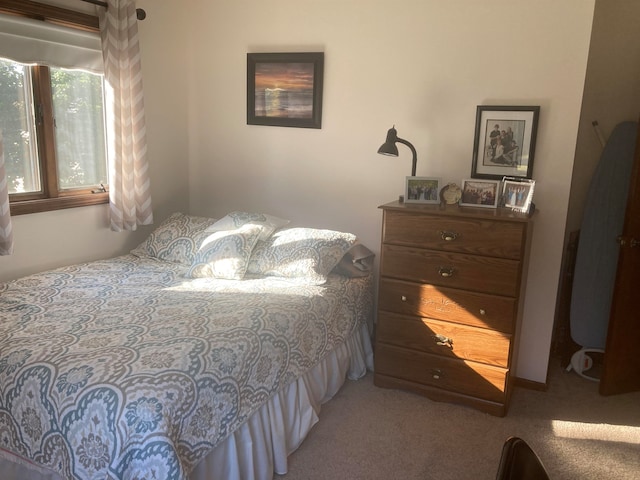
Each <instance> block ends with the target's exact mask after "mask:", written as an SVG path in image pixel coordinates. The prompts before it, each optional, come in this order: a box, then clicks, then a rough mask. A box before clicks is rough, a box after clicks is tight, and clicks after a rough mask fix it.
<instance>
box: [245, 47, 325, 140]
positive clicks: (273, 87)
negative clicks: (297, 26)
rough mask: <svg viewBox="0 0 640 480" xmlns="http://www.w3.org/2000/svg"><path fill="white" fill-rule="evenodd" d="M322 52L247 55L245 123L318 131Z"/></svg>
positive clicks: (320, 117)
mask: <svg viewBox="0 0 640 480" xmlns="http://www.w3.org/2000/svg"><path fill="white" fill-rule="evenodd" d="M323 76H324V52H304V53H247V124H248V125H272V126H279V127H302V128H322V87H323Z"/></svg>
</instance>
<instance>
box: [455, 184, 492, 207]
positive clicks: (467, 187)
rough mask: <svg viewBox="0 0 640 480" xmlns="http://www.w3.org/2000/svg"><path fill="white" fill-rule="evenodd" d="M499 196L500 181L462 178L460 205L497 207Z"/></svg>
mask: <svg viewBox="0 0 640 480" xmlns="http://www.w3.org/2000/svg"><path fill="white" fill-rule="evenodd" d="M499 197H500V182H499V181H497V180H479V179H477V178H468V179H465V180H462V198H461V199H460V205H462V206H466V207H484V208H497V207H498V198H499Z"/></svg>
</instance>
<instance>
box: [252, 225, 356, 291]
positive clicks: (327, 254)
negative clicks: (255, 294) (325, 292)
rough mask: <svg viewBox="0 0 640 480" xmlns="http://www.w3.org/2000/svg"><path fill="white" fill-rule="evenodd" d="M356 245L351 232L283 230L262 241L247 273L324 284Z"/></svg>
mask: <svg viewBox="0 0 640 480" xmlns="http://www.w3.org/2000/svg"><path fill="white" fill-rule="evenodd" d="M355 243H356V236H355V235H353V234H351V233H343V232H336V231H333V230H317V229H313V228H287V229H283V230H279V231H277V232H276V233H274V234H273V236H271V237H269V238H268V239H267V240H266V241H262V242H258V244H257V245H256V248H255V249H254V250H253V254H252V255H251V259H250V260H249V267H248V268H247V272H249V273H252V274H257V275H271V276H279V277H286V278H295V279H298V280H300V281H302V282H304V283H307V284H312V285H322V284H323V283H325V282H326V281H327V275H328V274H329V273H330V272H331V270H333V267H335V266H336V265H337V264H338V262H339V261H340V259H341V258H342V257H343V256H344V254H345V253H346V252H347V251H348V250H349V249H350V248H351V247H352V246H353V245H354V244H355Z"/></svg>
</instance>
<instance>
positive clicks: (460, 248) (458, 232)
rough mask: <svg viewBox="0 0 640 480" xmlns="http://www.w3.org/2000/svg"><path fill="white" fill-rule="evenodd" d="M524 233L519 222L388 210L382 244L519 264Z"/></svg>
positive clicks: (386, 211) (524, 227)
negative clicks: (491, 258)
mask: <svg viewBox="0 0 640 480" xmlns="http://www.w3.org/2000/svg"><path fill="white" fill-rule="evenodd" d="M525 229H526V225H525V224H522V223H517V222H504V221H494V220H489V219H478V218H466V217H455V218H452V217H447V216H441V215H427V214H424V213H419V212H403V211H394V210H385V212H384V229H383V232H382V242H383V243H392V244H395V245H406V246H413V247H420V248H430V249H434V250H444V251H449V252H459V253H470V254H477V255H488V256H492V257H500V258H511V259H515V260H518V259H520V258H521V257H522V255H523V251H522V247H523V245H524V244H525Z"/></svg>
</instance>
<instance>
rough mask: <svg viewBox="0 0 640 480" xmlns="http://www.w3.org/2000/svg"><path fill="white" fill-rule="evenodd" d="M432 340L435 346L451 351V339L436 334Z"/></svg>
mask: <svg viewBox="0 0 640 480" xmlns="http://www.w3.org/2000/svg"><path fill="white" fill-rule="evenodd" d="M433 340H434V342H436V345H440V346H441V347H449V348H451V349H453V338H449V337H446V336H444V335H442V334H441V333H437V334H436V335H433Z"/></svg>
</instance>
